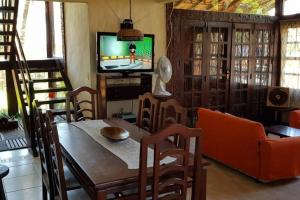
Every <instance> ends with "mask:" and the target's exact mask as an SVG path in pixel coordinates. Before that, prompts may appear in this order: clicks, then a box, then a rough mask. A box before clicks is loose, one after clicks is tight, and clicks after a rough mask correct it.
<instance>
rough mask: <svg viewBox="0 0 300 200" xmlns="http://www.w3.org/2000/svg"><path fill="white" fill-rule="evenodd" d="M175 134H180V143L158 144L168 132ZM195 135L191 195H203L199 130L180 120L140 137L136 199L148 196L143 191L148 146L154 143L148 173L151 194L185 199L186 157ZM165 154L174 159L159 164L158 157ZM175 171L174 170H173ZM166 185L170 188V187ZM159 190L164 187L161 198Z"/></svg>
mask: <svg viewBox="0 0 300 200" xmlns="http://www.w3.org/2000/svg"><path fill="white" fill-rule="evenodd" d="M174 135H179V136H180V137H181V138H182V143H181V144H182V146H181V147H177V146H173V147H172V148H167V149H163V148H162V144H163V143H164V142H165V140H166V139H167V138H169V137H170V136H174ZM191 138H195V139H196V146H195V154H194V162H193V163H194V169H193V174H192V176H191V177H193V185H192V199H193V200H199V199H202V197H203V194H202V193H203V192H204V191H203V189H201V188H203V186H201V179H202V174H203V173H202V150H201V149H202V146H201V130H200V129H191V128H187V127H185V126H183V125H180V124H172V125H171V126H169V127H167V128H166V129H164V130H162V131H161V132H159V133H157V134H154V135H150V136H146V137H144V138H142V140H141V150H140V169H139V177H140V181H139V200H144V199H146V198H147V196H149V194H148V193H147V186H148V183H149V182H148V177H147V175H148V176H149V171H148V168H147V159H148V148H149V147H150V146H153V147H154V165H153V170H152V173H151V176H152V187H151V195H150V196H151V197H152V199H153V200H157V199H183V200H184V199H186V196H187V188H188V178H189V177H190V174H189V173H188V172H189V160H190V152H189V149H190V139H191ZM167 156H171V157H176V158H177V160H176V162H173V163H170V164H166V165H161V164H160V161H161V160H163V159H164V158H166V157H167ZM174 172H176V173H174ZM170 188H171V189H172V188H173V189H174V190H173V191H172V190H170ZM162 191H168V193H166V194H165V195H163V198H162V196H161V195H162V194H161V192H162Z"/></svg>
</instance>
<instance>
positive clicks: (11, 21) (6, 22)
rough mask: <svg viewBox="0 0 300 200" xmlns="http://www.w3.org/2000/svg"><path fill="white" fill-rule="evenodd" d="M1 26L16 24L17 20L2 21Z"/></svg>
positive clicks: (0, 21)
mask: <svg viewBox="0 0 300 200" xmlns="http://www.w3.org/2000/svg"><path fill="white" fill-rule="evenodd" d="M0 23H1V24H12V25H13V24H15V23H16V20H15V19H0Z"/></svg>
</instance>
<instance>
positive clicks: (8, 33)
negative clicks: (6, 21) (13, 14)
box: [0, 31, 14, 36]
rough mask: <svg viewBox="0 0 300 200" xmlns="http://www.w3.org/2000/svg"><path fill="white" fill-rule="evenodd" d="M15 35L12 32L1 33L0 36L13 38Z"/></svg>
mask: <svg viewBox="0 0 300 200" xmlns="http://www.w3.org/2000/svg"><path fill="white" fill-rule="evenodd" d="M13 34H14V32H12V31H0V36H12V35H13Z"/></svg>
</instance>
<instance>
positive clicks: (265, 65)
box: [250, 25, 274, 118]
mask: <svg viewBox="0 0 300 200" xmlns="http://www.w3.org/2000/svg"><path fill="white" fill-rule="evenodd" d="M272 33H273V27H272V26H271V25H257V26H256V28H255V31H254V38H255V43H254V51H255V52H254V54H255V64H254V70H253V80H252V84H253V87H252V91H251V101H250V102H251V115H252V117H254V118H257V117H258V116H260V115H262V114H263V107H264V105H265V104H266V101H267V90H268V86H270V85H271V84H272V73H273V57H274V56H273V55H274V54H273V44H274V39H273V38H274V37H273V34H272Z"/></svg>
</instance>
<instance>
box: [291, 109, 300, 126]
mask: <svg viewBox="0 0 300 200" xmlns="http://www.w3.org/2000/svg"><path fill="white" fill-rule="evenodd" d="M289 123H290V126H291V127H294V128H299V129H300V110H294V111H292V112H291V113H290V120H289Z"/></svg>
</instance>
